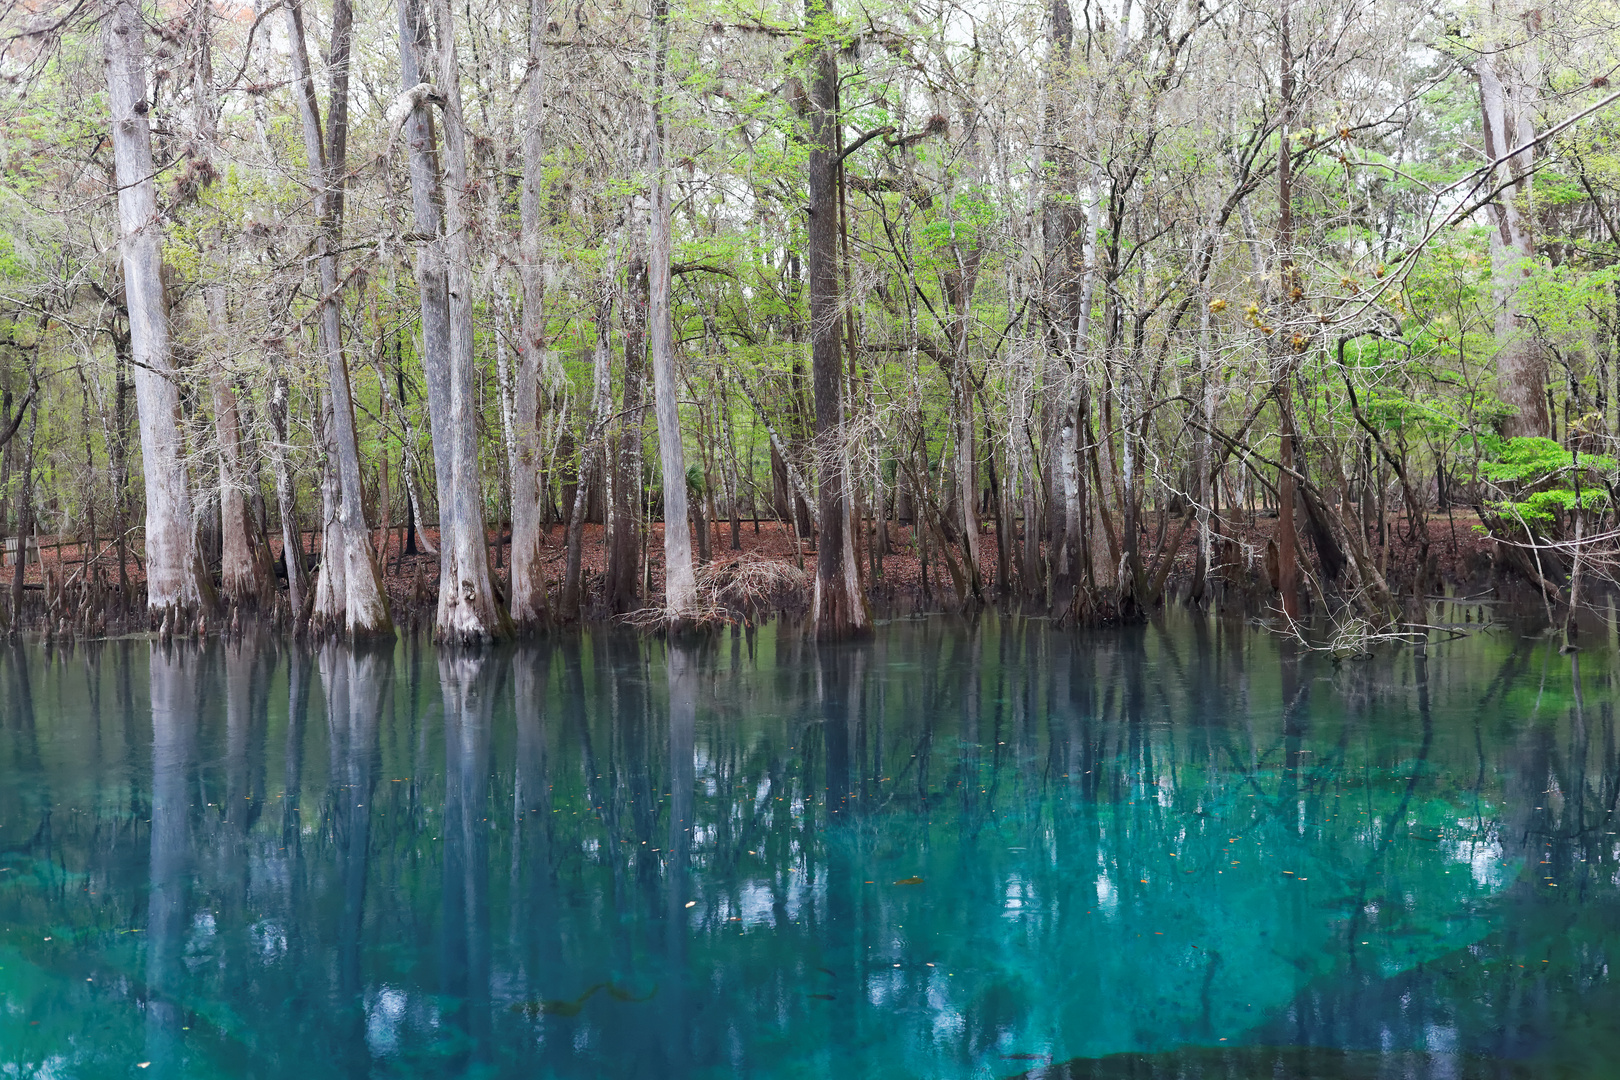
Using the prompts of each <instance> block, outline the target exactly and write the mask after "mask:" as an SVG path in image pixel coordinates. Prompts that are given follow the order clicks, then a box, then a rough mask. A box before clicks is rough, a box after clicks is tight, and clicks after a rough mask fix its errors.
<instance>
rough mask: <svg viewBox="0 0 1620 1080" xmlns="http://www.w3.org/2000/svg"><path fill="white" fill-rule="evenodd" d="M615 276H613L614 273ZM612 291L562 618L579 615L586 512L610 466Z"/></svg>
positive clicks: (595, 369)
mask: <svg viewBox="0 0 1620 1080" xmlns="http://www.w3.org/2000/svg"><path fill="white" fill-rule="evenodd" d="M610 278H611V275H610ZM612 295H613V294H612V292H611V289H610V287H609V286H608V285H607V283H606V282H604V283H603V288H602V302H601V304H600V306H599V307H598V308H597V312H596V351H595V354H594V360H593V361H592V364H591V387H592V389H591V426H590V429H589V430H587V431H586V432H585V439H584V442H583V443H582V444H581V446H580V451H579V482H578V483H576V484H575V485H574V505H573V507H572V509H571V511H570V512H569V515H568V566H567V570H566V571H565V575H564V578H563V595H562V617H563V618H564V619H576V618H578V617H579V591H580V590H579V574H580V563H581V555H582V551H581V547H582V541H583V537H584V532H585V511H586V509H587V508H588V507H589V505H590V501H591V489H592V488H593V487H595V486H596V477H597V476H599V475H601V474H603V473H605V472H606V471H607V470H606V466H607V453H606V451H607V428H608V421H609V419H610V418H611V415H612V412H613V372H612V367H611V365H612V363H613V349H612V343H611V341H610V339H609V334H610V331H609V329H608V328H609V327H610V326H611V325H612V319H613V301H612Z"/></svg>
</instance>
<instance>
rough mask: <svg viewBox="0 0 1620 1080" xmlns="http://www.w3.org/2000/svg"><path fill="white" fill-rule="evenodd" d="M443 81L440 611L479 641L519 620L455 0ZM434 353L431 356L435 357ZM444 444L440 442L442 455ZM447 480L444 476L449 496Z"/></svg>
mask: <svg viewBox="0 0 1620 1080" xmlns="http://www.w3.org/2000/svg"><path fill="white" fill-rule="evenodd" d="M434 15H435V19H434V21H435V23H436V30H437V34H438V46H439V49H438V52H439V71H438V87H439V93H440V95H441V96H442V97H443V102H444V104H443V117H444V184H445V192H444V195H445V199H444V231H443V233H442V234H440V243H441V244H442V251H443V253H444V266H445V284H446V295H447V297H448V300H449V316H450V352H449V356H448V360H449V368H450V380H449V381H450V408H449V411H448V414H447V415H446V417H445V420H446V426H445V427H443V428H439V427H437V426H436V427H435V429H434V432H433V442H434V446H435V447H436V448H437V447H438V446H439V445H440V444H441V443H447V444H448V445H449V448H450V454H449V457H450V483H449V485H448V489H449V499H448V501H446V500H444V499H443V498H442V497H441V500H440V503H439V552H440V554H439V565H440V572H439V615H438V624H437V626H436V628H435V634H436V636H437V637H438V638H439V640H441V641H454V642H463V643H472V642H478V641H493V640H495V639H497V638H503V637H508V636H510V634H511V632H512V623H511V620H510V619H508V618H507V615H506V609H505V608H504V607H503V606H502V605H501V603H500V601H499V600H497V599H496V596H495V589H494V587H493V586H492V584H491V582H490V577H489V548H488V540H487V537H486V536H485V533H484V506H483V491H482V489H481V486H480V483H479V475H478V417H477V409H478V398H477V394H478V387H477V372H476V371H475V370H474V367H473V317H472V286H473V275H472V249H471V245H470V244H469V243H468V240H467V236H468V230H469V229H470V228H471V227H472V213H471V208H470V206H469V194H468V191H467V187H468V177H467V128H466V124H465V122H464V121H463V117H462V111H461V79H460V71H459V67H458V61H457V59H456V33H455V17H454V15H452V13H451V10H450V3H449V0H435V3H434ZM429 359H431V356H430V357H429ZM438 453H439V451H438V450H437V449H435V456H436V457H437V455H438ZM445 487H446V485H445V483H444V481H443V478H442V477H441V478H440V490H441V496H442V493H443V491H444V489H445Z"/></svg>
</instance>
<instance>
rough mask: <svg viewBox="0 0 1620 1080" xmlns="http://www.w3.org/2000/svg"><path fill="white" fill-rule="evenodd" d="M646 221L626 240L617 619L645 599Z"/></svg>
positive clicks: (613, 545) (612, 553) (613, 568)
mask: <svg viewBox="0 0 1620 1080" xmlns="http://www.w3.org/2000/svg"><path fill="white" fill-rule="evenodd" d="M641 216H644V215H643V214H641V213H639V212H637V211H636V210H635V209H634V208H632V223H631V225H630V227H629V229H628V230H627V231H628V233H629V236H628V237H627V238H626V247H628V248H629V249H630V258H629V267H628V269H627V271H626V274H625V298H624V303H623V305H622V308H621V310H622V314H621V316H620V321H621V322H622V323H623V325H624V400H623V410H622V413H621V418H620V420H619V429H618V437H617V439H616V444H617V445H616V448H615V455H614V456H615V461H614V471H615V478H614V481H613V503H614V505H613V515H612V517H613V522H612V526H611V533H612V536H611V538H610V540H609V548H608V560H607V602H608V608H609V610H611V611H613V612H614V613H615V614H619V613H623V612H626V611H629V610H630V609H631V608H632V607H634V606H635V603H636V599H637V598H638V597H639V596H640V594H641V590H640V588H639V584H640V573H639V572H638V571H639V563H640V552H641V529H642V521H641V482H642V479H641V455H642V440H643V435H644V431H645V428H646V415H645V411H644V405H645V403H646V382H647V256H646V253H645V251H644V250H643V248H642V242H641V237H640V234H641V233H642V232H644V230H645V226H644V224H643V223H642V222H641V221H639V220H636V219H637V218H639V217H641Z"/></svg>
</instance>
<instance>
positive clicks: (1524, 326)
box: [1475, 4, 1549, 436]
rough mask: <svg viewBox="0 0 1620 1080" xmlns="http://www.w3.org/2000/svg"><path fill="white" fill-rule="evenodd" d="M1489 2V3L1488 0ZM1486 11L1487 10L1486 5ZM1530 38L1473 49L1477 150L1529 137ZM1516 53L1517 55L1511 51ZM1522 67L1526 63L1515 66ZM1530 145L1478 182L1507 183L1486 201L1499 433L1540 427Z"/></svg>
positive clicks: (1543, 405)
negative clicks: (1480, 134) (1503, 413)
mask: <svg viewBox="0 0 1620 1080" xmlns="http://www.w3.org/2000/svg"><path fill="white" fill-rule="evenodd" d="M1490 6H1491V8H1492V9H1494V8H1495V4H1492V5H1490ZM1493 14H1494V10H1493ZM1534 50H1535V43H1534V42H1533V41H1532V42H1528V43H1526V44H1524V45H1522V46H1521V47H1519V48H1518V49H1515V50H1511V51H1507V50H1502V49H1501V48H1500V45H1493V46H1491V47H1487V48H1485V49H1484V50H1482V51H1481V53H1480V55H1479V60H1478V61H1477V62H1476V64H1475V70H1476V71H1477V73H1478V75H1479V103H1480V112H1481V114H1482V119H1483V130H1484V135H1485V157H1486V159H1487V160H1488V161H1492V162H1494V161H1495V160H1496V159H1497V158H1500V157H1502V156H1503V155H1505V154H1508V153H1510V152H1511V151H1513V150H1516V149H1518V148H1519V147H1521V146H1525V145H1526V144H1528V143H1530V142H1532V141H1533V140H1534V139H1535V137H1536V129H1535V116H1534V113H1533V111H1532V108H1531V102H1530V96H1531V94H1532V93H1533V90H1532V87H1533V86H1534V84H1535V74H1536V73H1535V72H1534V70H1533V67H1534V63H1535V58H1534ZM1514 53H1517V56H1515V55H1514ZM1521 68H1529V69H1532V70H1521ZM1534 168H1535V151H1534V149H1533V148H1532V149H1527V150H1525V151H1524V153H1522V154H1516V155H1514V157H1513V158H1511V159H1510V160H1509V161H1507V162H1505V163H1504V164H1503V165H1502V166H1501V167H1500V170H1505V171H1506V176H1505V177H1504V176H1500V170H1499V169H1498V168H1493V169H1491V174H1490V177H1489V178H1488V180H1487V181H1486V182H1487V183H1488V184H1490V186H1491V188H1492V189H1494V188H1496V186H1497V185H1498V184H1500V183H1503V182H1506V183H1507V187H1506V189H1505V190H1504V191H1502V193H1501V194H1500V195H1499V196H1498V197H1497V198H1496V199H1494V200H1492V202H1491V204H1490V206H1489V207H1488V213H1489V215H1490V222H1491V226H1492V227H1491V233H1490V235H1491V301H1492V304H1493V305H1494V306H1495V308H1496V378H1497V391H1498V393H1499V394H1500V395H1501V397H1502V401H1503V402H1504V403H1505V404H1506V405H1508V406H1509V407H1510V408H1512V409H1513V410H1514V412H1513V415H1512V416H1509V417H1506V418H1505V419H1504V420H1503V421H1502V429H1503V432H1504V433H1505V434H1507V435H1541V436H1545V435H1547V433H1548V430H1549V426H1548V417H1547V390H1546V372H1545V370H1544V363H1543V359H1542V355H1541V351H1540V349H1539V348H1538V347H1537V344H1536V341H1535V338H1534V336H1533V335H1532V334H1531V332H1530V327H1529V320H1527V319H1526V318H1525V317H1524V314H1523V308H1524V304H1525V297H1524V289H1525V286H1526V284H1527V281H1528V278H1529V277H1530V274H1531V273H1532V272H1533V270H1534V260H1535V240H1534V237H1533V235H1532V230H1531V221H1530V218H1529V216H1528V215H1529V211H1530V196H1531V190H1530V178H1531V174H1532V173H1533V172H1534Z"/></svg>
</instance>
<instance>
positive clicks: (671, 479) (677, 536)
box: [647, 0, 697, 625]
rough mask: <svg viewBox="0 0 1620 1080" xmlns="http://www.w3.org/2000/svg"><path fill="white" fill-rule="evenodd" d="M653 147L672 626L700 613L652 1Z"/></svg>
mask: <svg viewBox="0 0 1620 1080" xmlns="http://www.w3.org/2000/svg"><path fill="white" fill-rule="evenodd" d="M652 15H653V46H652V48H653V58H652V69H653V79H652V100H651V103H650V113H651V121H652V122H651V124H650V125H649V128H650V132H649V134H650V137H651V139H650V147H649V150H648V154H647V162H648V166H649V168H650V171H651V173H652V214H651V221H650V223H649V228H648V240H647V294H648V303H647V333H648V337H649V339H650V341H651V344H652V369H653V403H654V404H653V411H654V413H655V414H656V415H657V418H658V458H659V462H660V463H661V464H662V466H663V473H664V608H665V611H666V612H667V617H668V620H669V622H670V623H671V624H672V625H680V624H682V623H684V622H686V621H687V620H689V619H690V618H692V617H693V615H694V614H695V613H696V611H697V575H696V572H695V571H694V570H693V567H692V534H691V527H690V525H689V524H688V517H687V506H686V451H685V449H684V448H683V447H682V445H681V414H680V404H679V394H680V385H679V381H678V380H677V378H676V374H675V333H674V327H673V325H672V324H671V323H670V311H669V291H670V267H669V259H670V205H669V178H668V176H667V175H666V173H665V167H664V119H663V100H662V98H663V93H664V84H665V66H666V62H667V59H668V50H669V4H668V3H667V2H666V0H653V4H652Z"/></svg>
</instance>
